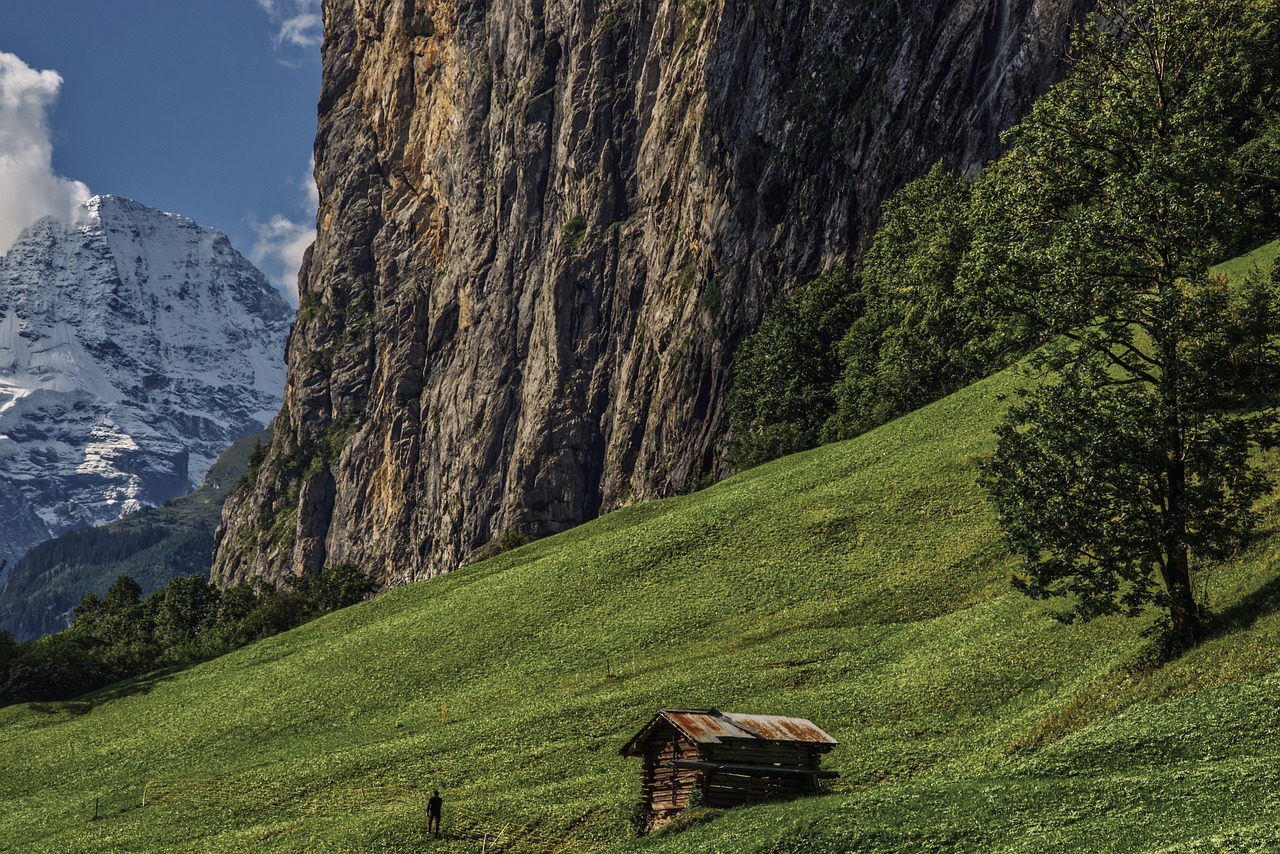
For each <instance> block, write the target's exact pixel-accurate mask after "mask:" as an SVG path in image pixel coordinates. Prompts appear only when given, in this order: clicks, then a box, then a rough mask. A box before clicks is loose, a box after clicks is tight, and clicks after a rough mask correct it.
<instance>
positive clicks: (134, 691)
mask: <svg viewBox="0 0 1280 854" xmlns="http://www.w3.org/2000/svg"><path fill="white" fill-rule="evenodd" d="M193 663H198V662H193ZM191 666H192V665H191V664H175V665H172V666H170V667H164V668H161V669H160V670H153V671H151V672H150V673H146V674H143V675H142V676H132V677H130V678H128V679H124V680H122V681H120V682H113V683H112V684H110V685H108V686H106V687H105V688H99V689H97V690H96V691H90V692H89V693H87V694H84V695H82V696H80V697H78V698H76V699H75V700H68V701H66V702H64V703H63V704H62V705H65V706H74V705H79V706H84V705H86V704H87V705H89V706H90V707H92V708H97V707H98V706H102V705H105V704H107V703H110V702H113V701H115V700H123V699H124V698H126V697H136V696H140V695H143V694H150V693H151V692H152V690H154V689H155V687H156V686H157V685H160V684H161V683H164V682H168V681H170V680H171V679H173V678H174V677H176V676H177V675H178V674H179V673H181V672H182V671H184V670H186V669H188V668H189V667H191Z"/></svg>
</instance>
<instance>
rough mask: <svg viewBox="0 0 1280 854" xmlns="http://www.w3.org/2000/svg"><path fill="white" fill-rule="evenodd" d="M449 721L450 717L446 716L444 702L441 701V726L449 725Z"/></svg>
mask: <svg viewBox="0 0 1280 854" xmlns="http://www.w3.org/2000/svg"><path fill="white" fill-rule="evenodd" d="M448 723H449V720H448V718H446V717H445V716H444V703H441V704H440V726H447V725H448Z"/></svg>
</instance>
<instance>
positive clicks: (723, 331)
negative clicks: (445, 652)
mask: <svg viewBox="0 0 1280 854" xmlns="http://www.w3.org/2000/svg"><path fill="white" fill-rule="evenodd" d="M1084 5H1085V4H1084V3H1082V2H1079V0H961V2H942V0H929V2H919V3H906V2H886V0H879V2H876V1H875V0H868V2H864V3H848V2H834V0H826V2H823V1H822V0H807V2H791V0H663V2H656V0H612V2H609V1H608V0H522V2H515V1H514V0H488V2H484V0H474V2H465V0H451V2H444V1H443V0H343V2H336V0H328V2H326V3H325V15H326V40H325V46H324V78H323V84H322V92H321V96H320V104H319V108H320V114H319V118H320V122H319V132H318V136H317V140H316V177H317V182H318V184H319V188H320V212H319V236H318V238H317V241H316V243H315V246H314V247H313V249H312V252H311V254H310V256H309V258H308V260H307V262H306V263H305V265H304V268H303V272H302V275H301V292H302V295H303V297H302V308H301V311H300V316H299V321H298V325H297V327H296V331H295V334H294V337H293V339H292V342H291V345H290V350H289V354H288V362H289V381H288V387H287V389H286V395H285V403H284V408H283V411H282V412H281V415H280V418H279V421H278V423H277V427H278V429H277V433H276V439H275V442H274V444H273V445H272V448H271V451H270V454H269V457H268V460H267V463H266V465H264V467H263V468H262V470H261V475H260V476H259V478H258V480H257V481H256V483H255V484H253V485H252V486H251V487H250V488H248V489H246V490H245V491H242V492H241V493H239V494H237V495H235V496H233V498H232V500H231V501H230V502H229V503H228V508H227V512H226V514H225V516H224V520H223V526H222V530H221V531H220V535H219V536H220V544H219V548H218V554H217V561H216V565H215V575H216V576H217V577H220V578H221V579H223V580H224V581H234V580H238V579H242V578H244V577H246V576H250V575H265V576H268V577H279V576H281V575H283V574H286V573H292V572H302V571H310V570H314V569H316V568H317V567H319V566H320V565H322V564H323V563H326V562H335V561H347V560H351V561H356V562H358V563H360V564H361V565H363V566H365V567H367V568H368V569H369V570H370V571H372V572H374V573H376V574H378V575H379V576H380V577H381V578H382V579H383V580H384V581H385V582H386V583H387V584H394V583H399V582H404V581H408V580H412V579H415V578H420V577H423V576H427V575H431V574H434V573H437V572H440V571H444V570H448V569H450V568H452V567H455V566H457V565H458V564H459V563H460V562H462V561H464V560H465V559H466V558H467V557H468V555H469V554H471V553H472V552H473V551H474V550H476V549H477V548H478V547H480V546H482V545H483V544H485V543H486V542H489V541H490V540H494V539H495V538H498V537H499V535H501V534H503V533H504V532H519V533H520V534H522V535H540V534H545V533H550V532H555V531H559V530H562V529H565V528H567V527H569V526H571V525H574V524H577V523H579V522H581V521H583V520H586V519H589V518H591V517H593V516H595V515H597V514H599V513H600V512H602V511H605V510H608V509H610V508H614V507H617V506H620V505H623V504H626V503H628V502H633V501H637V500H641V499H646V498H652V497H656V496H662V495H667V494H670V493H672V492H675V491H678V490H681V489H684V488H686V487H688V486H690V485H692V484H694V483H696V482H697V481H698V480H699V479H701V478H703V477H705V476H713V475H715V474H718V473H719V472H720V468H719V459H720V453H721V451H722V447H723V441H724V437H725V433H726V429H727V424H726V418H725V414H724V411H723V400H724V390H725V384H726V380H727V373H728V372H727V369H728V365H729V362H730V359H731V356H732V354H733V351H734V348H735V347H736V345H737V344H738V342H739V341H740V340H741V339H742V337H743V336H744V335H746V334H747V333H749V332H750V331H751V330H752V329H753V328H754V327H755V326H756V324H757V323H758V322H759V319H760V316H761V314H762V312H763V310H764V308H765V307H766V306H767V305H768V304H769V302H770V301H771V300H773V299H774V298H776V297H777V296H778V295H779V294H781V293H784V292H786V291H787V290H788V289H789V288H792V287H794V286H795V285H796V284H797V283H801V282H804V281H806V280H808V279H810V278H812V277H813V276H815V275H816V274H818V273H819V272H821V271H822V270H823V269H825V268H828V267H830V266H832V265H835V264H839V263H842V262H849V261H851V260H854V259H855V258H856V254H857V252H858V250H859V247H860V246H861V245H862V242H863V241H864V240H865V238H866V235H867V233H868V230H869V228H870V227H871V225H872V224H873V223H874V221H875V219H876V214H877V210H878V207H879V205H880V203H881V201H882V200H883V199H884V198H885V197H886V196H887V195H888V194H890V193H891V192H892V191H893V190H894V189H896V188H897V187H898V186H900V185H901V184H902V183H903V182H904V181H906V180H907V179H909V178H911V177H914V176H916V175H918V174H921V173H922V172H923V171H924V170H926V169H927V168H928V167H929V166H930V165H931V164H932V163H933V162H934V161H936V160H937V159H938V158H944V159H946V160H948V161H949V162H950V163H951V164H952V165H954V166H956V167H957V168H963V169H974V168H977V167H978V166H980V165H981V164H982V163H983V162H984V161H985V160H986V159H988V158H989V157H991V156H992V155H993V154H994V153H995V152H996V151H997V149H998V141H997V134H998V131H999V130H1000V129H1001V128H1004V127H1007V126H1009V125H1010V124H1012V123H1013V122H1014V121H1015V120H1016V119H1017V118H1018V116H1019V115H1020V114H1021V113H1022V111H1023V110H1024V109H1025V108H1026V107H1027V106H1028V105H1029V103H1030V101H1031V100H1032V99H1033V98H1034V97H1035V96H1036V95H1037V94H1038V93H1040V92H1042V91H1043V90H1044V89H1045V88H1047V86H1048V85H1049V84H1050V83H1051V82H1052V81H1053V80H1054V79H1055V78H1056V77H1057V76H1058V75H1059V74H1060V71H1061V59H1060V57H1061V54H1062V53H1063V50H1064V44H1065V41H1066V34H1067V32H1068V30H1069V26H1070V23H1071V22H1072V21H1073V20H1074V19H1077V18H1078V17H1079V16H1080V15H1081V14H1083V7H1084Z"/></svg>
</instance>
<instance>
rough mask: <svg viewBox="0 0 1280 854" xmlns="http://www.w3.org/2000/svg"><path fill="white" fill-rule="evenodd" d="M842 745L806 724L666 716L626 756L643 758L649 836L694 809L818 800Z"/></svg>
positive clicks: (690, 713) (714, 715) (709, 714)
mask: <svg viewBox="0 0 1280 854" xmlns="http://www.w3.org/2000/svg"><path fill="white" fill-rule="evenodd" d="M835 745H836V741H835V739H833V738H832V737H831V736H829V735H827V734H826V733H824V732H822V730H820V729H818V728H817V727H816V726H815V725H814V724H812V723H811V722H809V721H806V720H803V719H800V718H778V717H770V716H761V715H735V714H733V713H722V712H718V711H716V710H714V709H711V710H705V711H701V710H674V709H664V710H662V711H661V712H659V713H658V715H657V716H656V717H655V718H654V719H653V720H652V721H650V722H649V724H648V725H647V726H646V727H645V728H644V729H642V730H641V731H640V732H639V733H637V735H636V736H635V737H634V738H633V739H632V740H631V741H630V742H629V743H628V744H627V746H626V747H624V748H623V749H622V753H623V755H626V756H637V757H641V758H642V759H643V761H644V765H643V769H642V771H641V778H640V779H641V786H640V788H641V798H642V803H643V807H644V815H645V829H646V830H652V829H654V828H656V827H658V826H660V825H662V824H664V823H666V822H667V821H669V820H670V819H672V818H674V817H675V816H676V815H678V814H679V813H680V812H682V811H683V810H685V809H687V808H688V807H689V805H690V804H691V803H692V802H694V794H695V793H698V792H700V793H701V798H700V801H699V802H701V803H703V804H705V805H706V806H709V807H717V808H727V807H735V806H739V805H741V804H746V803H752V802H756V801H763V800H769V799H774V798H784V797H794V796H797V795H805V794H815V793H817V792H818V790H819V781H820V780H821V779H826V778H831V777H837V776H839V775H838V774H836V773H835V772H834V771H823V770H822V768H821V763H822V755H823V754H824V753H827V752H828V751H830V750H831V749H832V747H834V746H835Z"/></svg>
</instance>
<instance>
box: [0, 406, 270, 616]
mask: <svg viewBox="0 0 1280 854" xmlns="http://www.w3.org/2000/svg"><path fill="white" fill-rule="evenodd" d="M270 438H271V435H270V432H269V431H264V432H262V433H259V434H257V435H255V436H249V437H246V438H244V439H241V440H240V441H238V442H236V443H235V444H234V445H232V446H231V447H230V448H228V449H227V450H225V451H223V452H222V454H220V455H219V456H218V459H217V461H216V462H215V463H214V464H213V467H212V468H211V469H209V473H208V474H207V475H206V476H205V479H204V482H203V483H201V485H200V488H199V489H197V490H196V491H195V492H193V493H191V494H190V495H184V496H182V497H180V498H174V499H172V500H171V501H166V502H165V503H164V504H162V505H161V506H159V507H148V508H146V509H145V510H141V511H139V512H137V513H134V514H132V515H130V516H126V517H125V518H123V519H119V520H117V521H115V522H112V523H111V524H109V525H103V526H101V527H98V528H84V529H81V530H78V531H71V532H69V533H66V534H63V535H62V536H61V537H58V538H57V539H54V540H50V541H49V542H47V543H41V544H40V545H38V546H36V547H35V548H34V549H32V550H31V551H30V552H28V553H27V555H26V556H25V557H24V558H23V559H22V560H20V561H19V562H18V564H17V565H16V566H15V567H14V568H13V572H12V573H11V574H10V575H9V580H8V582H7V584H6V585H5V587H4V588H3V589H0V631H7V632H9V633H10V634H12V635H13V636H14V637H15V638H16V639H18V640H28V639H30V638H34V637H39V636H41V635H44V634H47V633H49V632H56V631H60V630H61V629H64V628H66V626H67V625H68V623H69V622H70V621H69V620H68V619H67V616H66V615H67V614H68V613H69V612H70V611H71V609H72V608H74V607H75V606H76V605H77V604H78V603H79V602H80V600H81V599H83V598H84V597H85V595H86V594H89V593H96V594H98V595H99V596H101V595H102V594H103V593H105V592H106V590H107V588H108V587H110V586H111V582H113V581H115V580H116V579H117V578H119V577H120V576H122V575H128V576H130V577H132V578H133V579H134V580H135V581H137V582H138V583H139V584H140V585H141V586H142V592H143V594H144V595H146V594H149V593H152V592H154V591H156V590H159V589H160V588H161V587H164V586H165V585H166V584H168V583H169V581H170V580H171V579H174V578H178V577H180V576H183V575H194V574H196V573H199V574H201V575H204V576H205V577H208V575H209V568H210V567H211V566H212V565H213V533H214V531H215V530H216V529H217V527H218V520H219V519H220V518H221V516H222V505H223V503H224V502H225V501H226V499H227V495H228V494H229V493H230V492H231V488H232V487H234V486H235V485H236V481H238V480H239V479H240V478H241V477H242V476H243V475H244V473H245V470H246V469H247V468H248V466H249V455H250V454H251V453H252V452H253V449H254V447H255V446H256V445H257V444H258V443H259V442H267V441H270Z"/></svg>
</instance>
